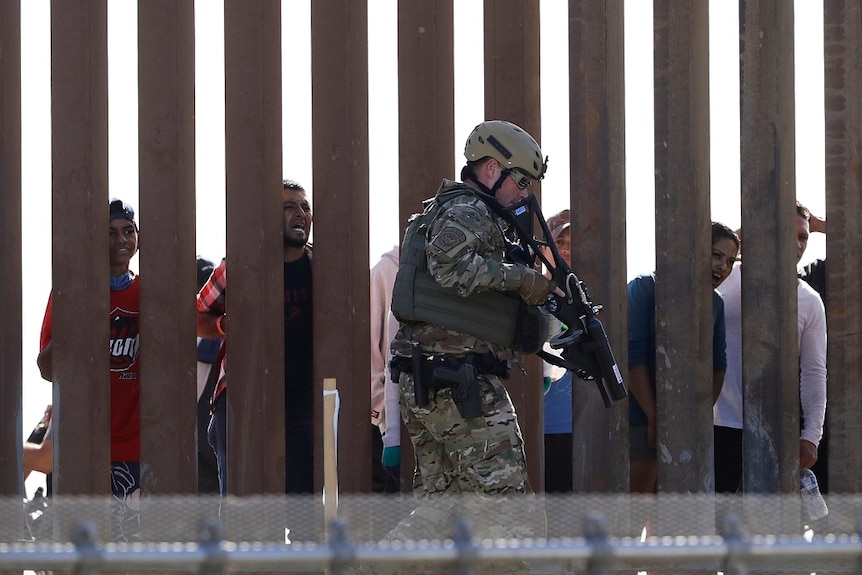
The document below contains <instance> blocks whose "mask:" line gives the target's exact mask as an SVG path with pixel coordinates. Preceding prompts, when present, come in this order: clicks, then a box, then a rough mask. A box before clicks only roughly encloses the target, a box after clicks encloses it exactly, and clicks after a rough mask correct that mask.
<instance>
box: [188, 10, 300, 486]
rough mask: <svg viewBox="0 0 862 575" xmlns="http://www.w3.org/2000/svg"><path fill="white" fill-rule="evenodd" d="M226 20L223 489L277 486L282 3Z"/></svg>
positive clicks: (281, 476) (281, 452)
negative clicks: (226, 388) (226, 292)
mask: <svg viewBox="0 0 862 575" xmlns="http://www.w3.org/2000/svg"><path fill="white" fill-rule="evenodd" d="M224 22H225V153H226V156H227V159H226V180H227V182H226V183H227V188H226V195H227V265H228V275H229V277H230V288H229V289H230V291H229V296H228V297H229V303H228V306H229V308H228V309H229V311H228V313H229V314H230V326H231V332H232V333H231V337H230V338H228V346H229V349H230V354H229V358H228V362H229V366H230V368H229V369H230V373H229V378H230V379H229V381H232V382H234V385H230V386H229V391H228V397H227V418H228V489H229V491H230V492H231V493H232V494H235V495H251V494H261V493H284V488H285V483H284V482H285V468H284V461H285V437H284V431H283V430H284V426H285V423H284V417H285V415H284V370H285V365H284V319H283V318H284V313H283V309H284V274H283V248H282V246H283V227H284V226H283V223H282V221H283V217H282V211H283V210H282V144H281V118H282V116H281V3H280V2H276V1H273V0H226V1H225V14H224ZM189 265H191V261H189Z"/></svg>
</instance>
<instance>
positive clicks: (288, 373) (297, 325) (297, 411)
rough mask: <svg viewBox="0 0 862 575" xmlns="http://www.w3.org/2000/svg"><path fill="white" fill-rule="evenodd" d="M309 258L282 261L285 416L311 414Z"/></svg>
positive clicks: (308, 416)
mask: <svg viewBox="0 0 862 575" xmlns="http://www.w3.org/2000/svg"><path fill="white" fill-rule="evenodd" d="M312 351H313V344H312V318H311V260H310V259H309V257H308V253H305V254H303V256H302V257H301V258H300V259H298V260H297V261H295V262H290V263H285V264H284V399H285V417H286V418H287V419H310V418H311V417H312V416H313V404H314V394H313V389H314V378H313V377H314V376H313V373H312V365H313V354H312Z"/></svg>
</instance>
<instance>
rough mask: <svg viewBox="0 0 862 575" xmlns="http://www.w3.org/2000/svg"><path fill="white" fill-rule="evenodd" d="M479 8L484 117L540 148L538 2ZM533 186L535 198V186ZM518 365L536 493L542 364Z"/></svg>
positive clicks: (499, 2)
mask: <svg viewBox="0 0 862 575" xmlns="http://www.w3.org/2000/svg"><path fill="white" fill-rule="evenodd" d="M484 8H485V11H484V16H485V116H486V118H485V119H488V120H493V119H497V120H507V121H509V122H514V123H515V124H517V125H519V126H520V127H522V128H523V129H525V130H527V132H529V133H530V135H532V136H533V137H534V138H535V139H536V141H537V142H539V144H540V145H541V143H542V122H541V118H542V110H541V98H540V95H541V94H540V90H539V2H538V0H485V3H484ZM464 137H465V139H466V134H465V135H464ZM552 173H553V172H552ZM552 177H553V176H552ZM534 188H535V189H533V192H534V193H535V194H536V196H537V197H538V198H539V199H540V200H541V197H542V196H541V189H540V187H539V186H538V185H535V186H534ZM519 361H520V362H521V363H520V364H519V365H520V367H522V368H523V370H524V371H521V370H520V369H513V370H512V371H511V373H510V374H509V379H508V380H507V381H506V389H507V390H508V392H509V395H510V396H511V397H512V403H513V404H514V406H515V413H517V414H518V423H519V425H520V426H521V432H522V433H523V436H524V444H525V445H524V446H525V448H526V452H527V468H528V469H527V471H528V474H529V476H530V484H531V485H532V487H533V489H534V490H536V491H540V490H541V489H542V486H543V485H544V471H545V464H544V459H545V457H544V437H545V427H544V408H543V403H542V397H543V396H542V385H541V381H542V361H541V360H540V359H539V358H538V357H537V356H535V355H530V356H523V357H521V358H520V359H519Z"/></svg>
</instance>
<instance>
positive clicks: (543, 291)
mask: <svg viewBox="0 0 862 575" xmlns="http://www.w3.org/2000/svg"><path fill="white" fill-rule="evenodd" d="M521 273H522V279H521V287H519V288H518V294H519V295H520V296H521V299H522V300H524V301H525V302H527V303H528V304H530V305H539V304H541V303H545V300H547V299H548V294H549V293H551V292H552V291H554V290H555V289H557V284H556V282H554V281H552V280H549V279H548V278H546V277H545V276H543V275H542V274H541V273H539V272H537V271H536V270H534V269H533V268H528V267H526V266H524V269H523V271H522V272H521Z"/></svg>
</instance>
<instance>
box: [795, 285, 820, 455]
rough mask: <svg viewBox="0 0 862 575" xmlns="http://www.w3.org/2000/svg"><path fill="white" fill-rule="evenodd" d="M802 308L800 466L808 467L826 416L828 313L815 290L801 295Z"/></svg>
mask: <svg viewBox="0 0 862 575" xmlns="http://www.w3.org/2000/svg"><path fill="white" fill-rule="evenodd" d="M803 285H804V284H803ZM800 293H803V292H800ZM799 307H800V309H799V313H800V318H801V319H802V321H803V324H802V326H801V327H800V334H799V368H800V375H799V399H800V403H801V405H802V417H803V419H804V426H803V429H802V433H801V435H800V445H799V466H800V467H801V468H803V469H805V468H809V467H811V466H812V465H814V463H816V462H817V446H818V444H819V443H820V438H821V436H822V435H823V421H824V420H825V418H826V312H825V310H824V308H823V302H822V300H821V299H820V298H819V297H818V296H817V295H816V294H813V293H810V294H809V297H805V298H802V297H800V298H799Z"/></svg>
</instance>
